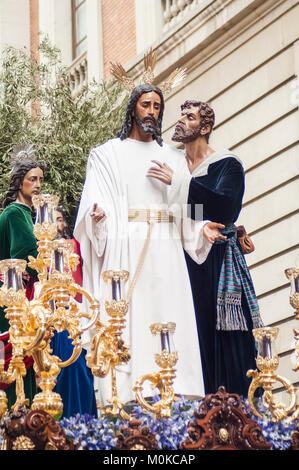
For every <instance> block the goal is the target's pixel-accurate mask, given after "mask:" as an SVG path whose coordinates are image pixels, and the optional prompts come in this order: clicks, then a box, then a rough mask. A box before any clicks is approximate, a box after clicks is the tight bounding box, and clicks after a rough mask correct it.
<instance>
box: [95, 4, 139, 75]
mask: <svg viewBox="0 0 299 470" xmlns="http://www.w3.org/2000/svg"><path fill="white" fill-rule="evenodd" d="M102 22H103V60H104V78H105V80H107V79H108V78H109V76H110V72H109V69H110V62H120V63H122V64H124V65H125V64H126V63H127V62H129V61H132V60H133V59H134V58H135V55H136V23H135V0H102Z"/></svg>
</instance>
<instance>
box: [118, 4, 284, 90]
mask: <svg viewBox="0 0 299 470" xmlns="http://www.w3.org/2000/svg"><path fill="white" fill-rule="evenodd" d="M288 3H289V2H288V1H285V0H206V1H204V2H203V3H202V4H201V5H200V6H199V7H198V9H197V10H194V11H193V12H192V14H190V15H189V17H186V18H185V21H184V22H182V23H181V24H179V25H177V26H176V27H173V28H172V29H171V30H169V31H167V33H165V34H164V35H163V36H162V37H161V38H159V39H158V40H157V41H155V42H154V43H153V44H152V48H153V49H154V50H155V51H156V53H157V57H158V60H157V64H156V67H155V72H156V83H160V82H161V81H163V80H164V79H165V78H166V76H167V75H168V74H169V72H170V70H173V69H174V68H175V67H184V66H185V65H186V64H187V63H188V74H189V73H190V71H191V69H192V68H193V67H195V66H196V67H198V65H199V62H198V58H197V60H196V64H195V65H193V64H192V58H194V57H195V56H197V55H198V54H199V53H200V52H202V60H200V62H202V61H204V60H206V59H207V57H210V56H211V55H212V54H213V53H214V52H216V51H218V50H219V49H220V48H222V47H224V46H225V45H226V44H227V42H228V41H232V40H234V39H235V38H236V37H237V36H239V35H240V34H241V33H242V32H243V31H244V30H246V29H247V28H248V27H249V26H250V25H251V24H253V23H255V22H256V21H258V19H259V17H260V15H262V13H263V12H265V13H267V12H268V11H269V12H270V11H272V10H273V9H275V8H277V7H278V6H280V5H281V4H288ZM291 3H292V2H291ZM257 9H259V15H257V11H256V10H257ZM286 9H287V6H286ZM212 23H213V24H212ZM215 26H216V27H215ZM232 28H234V29H233V31H232ZM228 33H229V34H228ZM220 38H223V42H222V43H221V44H219V39H220ZM181 51H183V52H181ZM171 55H172V56H173V58H171V57H170V56H171ZM126 69H127V70H128V72H129V74H130V75H132V76H133V77H134V78H135V79H136V78H138V77H139V75H140V74H141V73H142V71H143V53H142V54H139V55H138V56H137V57H136V58H135V59H134V60H133V61H131V62H130V63H128V64H127V67H126ZM184 86H186V82H185V83H184Z"/></svg>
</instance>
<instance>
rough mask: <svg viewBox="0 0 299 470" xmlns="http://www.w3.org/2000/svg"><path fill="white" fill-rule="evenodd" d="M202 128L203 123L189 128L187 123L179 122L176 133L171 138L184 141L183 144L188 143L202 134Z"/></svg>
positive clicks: (175, 140)
mask: <svg viewBox="0 0 299 470" xmlns="http://www.w3.org/2000/svg"><path fill="white" fill-rule="evenodd" d="M201 128H202V126H201V125H199V126H198V127H194V128H187V126H186V124H185V123H183V122H178V124H177V125H176V126H175V129H174V134H173V136H172V138H171V139H172V140H173V141H174V142H182V143H183V144H188V143H189V142H193V140H196V139H197V137H199V136H201Z"/></svg>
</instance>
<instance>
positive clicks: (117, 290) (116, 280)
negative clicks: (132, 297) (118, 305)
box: [102, 269, 129, 302]
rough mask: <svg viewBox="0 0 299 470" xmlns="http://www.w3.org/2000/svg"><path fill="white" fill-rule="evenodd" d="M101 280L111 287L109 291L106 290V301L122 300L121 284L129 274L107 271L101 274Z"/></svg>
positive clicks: (122, 271)
mask: <svg viewBox="0 0 299 470" xmlns="http://www.w3.org/2000/svg"><path fill="white" fill-rule="evenodd" d="M102 277H103V280H104V281H105V282H106V283H107V284H110V285H111V289H110V288H109V289H108V295H107V300H108V301H111V300H115V301H117V302H118V301H119V300H121V299H123V298H124V292H123V290H124V286H123V284H124V283H125V282H126V281H127V280H128V277H129V273H128V271H124V270H114V269H111V270H108V271H104V272H103V273H102Z"/></svg>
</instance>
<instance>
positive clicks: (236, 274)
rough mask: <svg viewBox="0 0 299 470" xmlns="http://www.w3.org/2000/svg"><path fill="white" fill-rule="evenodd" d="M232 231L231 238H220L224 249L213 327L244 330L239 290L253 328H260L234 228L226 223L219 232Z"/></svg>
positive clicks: (253, 293) (243, 259)
mask: <svg viewBox="0 0 299 470" xmlns="http://www.w3.org/2000/svg"><path fill="white" fill-rule="evenodd" d="M232 231H234V232H235V233H234V235H233V236H232V237H231V238H227V239H226V240H221V241H220V242H224V243H226V250H225V255H224V259H223V263H222V267H221V272H220V278H219V284H218V294H217V324H216V328H217V330H228V331H232V330H243V331H244V330H248V326H247V323H246V319H245V317H244V313H243V309H242V303H241V296H242V290H243V292H244V295H245V297H246V300H247V303H248V306H249V310H250V313H251V318H252V322H253V328H259V327H262V326H263V322H262V319H261V316H260V311H259V306H258V301H257V298H256V295H255V290H254V286H253V282H252V279H251V275H250V273H249V270H248V267H247V264H246V261H245V258H244V255H243V253H242V252H241V250H240V248H239V246H238V244H237V233H236V227H235V226H234V225H233V226H232V225H230V226H227V227H226V228H225V229H224V230H223V231H222V233H223V234H224V235H227V234H228V233H231V232H232ZM216 243H218V242H216Z"/></svg>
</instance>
